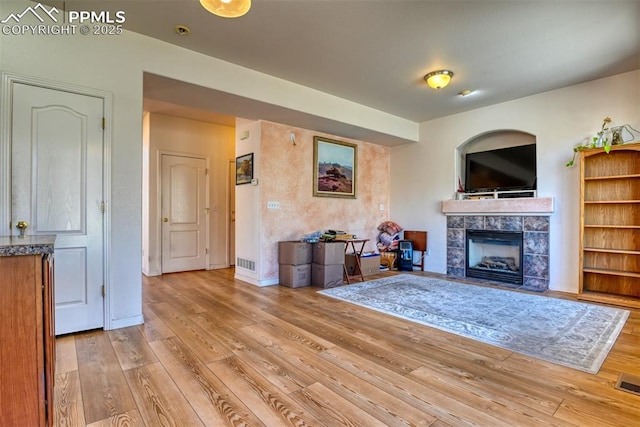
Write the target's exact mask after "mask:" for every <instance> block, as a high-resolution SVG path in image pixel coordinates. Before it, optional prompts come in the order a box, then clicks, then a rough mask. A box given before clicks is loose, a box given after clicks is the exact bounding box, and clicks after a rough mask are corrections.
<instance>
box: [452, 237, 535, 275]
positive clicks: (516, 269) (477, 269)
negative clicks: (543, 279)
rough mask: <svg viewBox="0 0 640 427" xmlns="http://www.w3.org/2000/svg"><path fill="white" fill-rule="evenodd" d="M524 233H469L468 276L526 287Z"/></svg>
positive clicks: (467, 250) (466, 270)
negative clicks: (524, 283)
mask: <svg viewBox="0 0 640 427" xmlns="http://www.w3.org/2000/svg"><path fill="white" fill-rule="evenodd" d="M522 246H523V245H522V232H521V231H499V230H472V229H468V230H466V257H465V258H466V262H465V275H466V276H467V277H473V278H477V279H487V280H496V281H500V282H505V283H512V284H515V285H522V279H523V274H522V270H523V269H522V260H523V255H522Z"/></svg>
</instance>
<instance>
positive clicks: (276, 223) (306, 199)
mask: <svg viewBox="0 0 640 427" xmlns="http://www.w3.org/2000/svg"><path fill="white" fill-rule="evenodd" d="M291 133H294V134H295V141H296V145H293V144H292V143H291V139H290V134H291ZM316 135H319V136H324V137H327V138H330V139H334V140H339V141H346V142H350V143H354V144H356V145H357V147H358V148H357V166H356V169H357V171H356V172H357V184H356V185H357V189H356V192H357V193H356V199H343V198H330V197H313V137H314V136H316ZM260 153H261V154H260V174H259V176H258V177H257V178H258V179H259V184H258V185H259V186H260V203H259V206H260V209H259V215H260V218H261V228H260V233H261V235H260V246H261V251H260V252H261V263H262V265H261V271H262V274H261V276H262V277H261V279H262V280H269V279H275V278H277V276H278V241H280V240H298V239H300V237H301V236H302V235H303V234H307V233H311V232H313V231H319V230H327V229H341V230H344V231H347V232H348V233H351V234H356V235H357V236H358V237H361V238H368V239H370V241H369V242H367V245H366V247H365V250H374V249H375V246H376V245H375V244H376V239H377V236H378V231H377V226H378V225H379V224H380V223H381V222H383V221H385V220H387V219H388V212H389V211H388V208H389V181H390V149H389V148H388V147H383V146H380V145H374V144H371V143H367V142H363V141H355V140H351V139H347V138H342V137H339V136H335V135H328V134H322V133H318V132H314V131H310V130H307V129H300V128H292V127H290V126H284V125H280V124H277V123H271V122H262V125H261V143H260ZM268 201H276V202H279V203H280V208H279V209H267V202H268ZM380 205H384V209H385V210H384V211H381V210H380Z"/></svg>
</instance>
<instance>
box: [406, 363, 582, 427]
mask: <svg viewBox="0 0 640 427" xmlns="http://www.w3.org/2000/svg"><path fill="white" fill-rule="evenodd" d="M407 377H408V378H411V379H413V380H415V381H416V382H418V383H419V384H421V385H423V386H424V387H428V388H431V389H433V390H438V392H440V393H442V394H445V395H446V396H448V397H450V398H452V399H454V400H456V401H460V402H465V404H467V405H469V406H471V407H473V408H474V409H476V410H480V411H482V412H483V413H484V414H487V415H491V416H492V417H495V418H497V419H500V420H502V421H504V422H505V423H507V424H508V425H518V426H532V427H535V426H562V425H567V426H570V425H571V424H570V423H566V424H565V423H562V422H561V421H560V420H558V419H554V418H553V416H552V415H549V414H545V413H543V412H541V411H537V410H535V409H534V408H532V407H530V406H526V405H522V404H520V403H519V402H517V401H515V400H510V399H509V398H508V396H507V395H505V394H504V393H498V392H497V391H494V390H489V389H487V388H483V389H477V388H475V387H474V386H471V385H470V384H466V383H465V381H463V380H458V381H456V380H455V378H453V377H451V376H447V375H446V374H444V375H442V374H441V373H439V372H434V371H431V370H429V369H425V368H420V369H416V370H415V371H413V372H412V373H411V374H409V375H407Z"/></svg>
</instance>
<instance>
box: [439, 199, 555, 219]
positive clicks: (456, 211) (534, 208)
mask: <svg viewBox="0 0 640 427" xmlns="http://www.w3.org/2000/svg"><path fill="white" fill-rule="evenodd" d="M553 211H554V207H553V197H521V198H514V199H478V200H443V201H442V213H443V214H445V215H478V214H480V215H505V214H519V215H540V214H551V213H553Z"/></svg>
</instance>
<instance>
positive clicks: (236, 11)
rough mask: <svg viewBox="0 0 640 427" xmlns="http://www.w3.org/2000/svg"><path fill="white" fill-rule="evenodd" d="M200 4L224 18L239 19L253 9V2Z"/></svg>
mask: <svg viewBox="0 0 640 427" xmlns="http://www.w3.org/2000/svg"><path fill="white" fill-rule="evenodd" d="M200 4H201V5H202V7H204V8H205V9H207V10H208V11H209V12H211V13H213V14H214V15H218V16H222V17H223V18H238V17H240V16H242V15H244V14H245V13H247V12H249V9H250V8H251V0H200Z"/></svg>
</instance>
